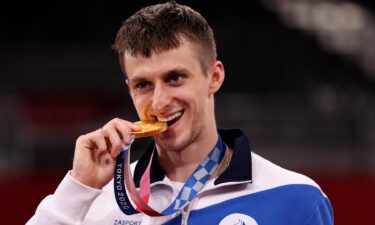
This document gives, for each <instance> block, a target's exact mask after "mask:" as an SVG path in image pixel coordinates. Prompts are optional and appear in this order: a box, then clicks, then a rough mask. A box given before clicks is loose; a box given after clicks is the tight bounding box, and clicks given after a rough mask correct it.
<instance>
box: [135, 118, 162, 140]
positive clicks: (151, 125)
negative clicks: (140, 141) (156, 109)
mask: <svg viewBox="0 0 375 225" xmlns="http://www.w3.org/2000/svg"><path fill="white" fill-rule="evenodd" d="M134 123H135V124H136V125H138V126H139V128H140V131H135V132H134V131H133V132H132V134H133V135H134V137H135V138H140V137H148V136H154V135H156V134H160V133H162V132H164V131H166V130H167V128H168V126H167V123H163V122H159V121H137V122H134Z"/></svg>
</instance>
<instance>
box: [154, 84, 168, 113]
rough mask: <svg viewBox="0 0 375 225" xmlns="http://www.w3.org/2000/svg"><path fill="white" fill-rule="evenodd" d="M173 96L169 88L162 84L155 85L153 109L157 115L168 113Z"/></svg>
mask: <svg viewBox="0 0 375 225" xmlns="http://www.w3.org/2000/svg"><path fill="white" fill-rule="evenodd" d="M170 101H171V96H170V93H169V89H168V87H165V86H164V85H162V84H155V86H154V93H153V96H152V109H153V111H154V112H157V113H161V114H162V113H166V112H167V110H168V106H169V105H170Z"/></svg>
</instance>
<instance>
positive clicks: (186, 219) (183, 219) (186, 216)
mask: <svg viewBox="0 0 375 225" xmlns="http://www.w3.org/2000/svg"><path fill="white" fill-rule="evenodd" d="M193 201H194V200H193ZM191 203H192V202H190V203H189V204H188V205H187V206H185V207H184V208H183V209H182V211H181V225H187V224H188V222H189V215H190V211H191V205H192V204H191Z"/></svg>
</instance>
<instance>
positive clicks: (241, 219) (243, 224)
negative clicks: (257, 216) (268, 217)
mask: <svg viewBox="0 0 375 225" xmlns="http://www.w3.org/2000/svg"><path fill="white" fill-rule="evenodd" d="M219 225H258V223H257V222H256V221H255V220H254V219H253V218H252V217H250V216H248V215H246V214H242V213H233V214H229V215H228V216H226V217H225V218H224V219H222V220H221V221H220V223H219Z"/></svg>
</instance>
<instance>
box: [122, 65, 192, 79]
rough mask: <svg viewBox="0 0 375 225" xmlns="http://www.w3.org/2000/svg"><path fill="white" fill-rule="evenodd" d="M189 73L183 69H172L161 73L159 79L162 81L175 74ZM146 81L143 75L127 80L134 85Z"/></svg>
mask: <svg viewBox="0 0 375 225" xmlns="http://www.w3.org/2000/svg"><path fill="white" fill-rule="evenodd" d="M188 73H189V71H188V70H187V69H184V68H174V69H171V70H168V71H166V72H165V73H163V74H162V75H161V77H162V78H163V79H165V78H167V77H169V76H171V75H175V74H188ZM145 80H147V76H143V75H135V76H134V77H133V78H131V79H129V82H134V83H137V82H141V81H145Z"/></svg>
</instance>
